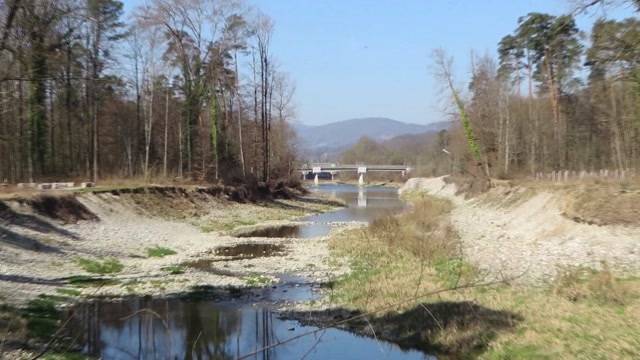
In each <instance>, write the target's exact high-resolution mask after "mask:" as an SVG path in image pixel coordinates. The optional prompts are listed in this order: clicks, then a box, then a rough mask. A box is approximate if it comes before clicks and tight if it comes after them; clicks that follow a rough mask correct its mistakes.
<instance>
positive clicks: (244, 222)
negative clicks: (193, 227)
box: [199, 219, 258, 233]
mask: <svg viewBox="0 0 640 360" xmlns="http://www.w3.org/2000/svg"><path fill="white" fill-rule="evenodd" d="M257 223H258V222H257V221H255V220H248V219H229V220H223V221H215V222H207V223H204V224H200V225H199V227H200V231H202V232H205V233H209V232H214V231H231V230H234V229H235V228H237V227H240V226H249V225H255V224H257Z"/></svg>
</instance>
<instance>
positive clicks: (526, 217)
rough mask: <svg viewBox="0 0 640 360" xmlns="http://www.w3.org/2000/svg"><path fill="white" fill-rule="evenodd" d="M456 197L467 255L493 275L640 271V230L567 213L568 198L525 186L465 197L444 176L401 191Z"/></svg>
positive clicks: (532, 277)
mask: <svg viewBox="0 0 640 360" xmlns="http://www.w3.org/2000/svg"><path fill="white" fill-rule="evenodd" d="M408 191H424V192H426V193H428V194H430V195H433V196H438V197H443V198H447V199H449V200H451V201H452V202H453V203H454V204H455V205H456V206H455V209H454V210H453V212H452V214H451V220H452V223H453V224H454V226H455V228H456V230H457V231H458V233H459V235H460V237H461V240H462V243H463V251H464V254H465V256H466V257H467V258H468V259H470V261H472V262H473V263H475V264H476V265H478V266H479V267H480V268H481V269H483V270H485V271H487V272H488V273H489V274H491V276H493V277H507V278H511V277H516V278H517V281H527V282H530V281H533V282H536V281H541V280H547V279H550V278H553V277H554V276H555V275H557V274H558V272H559V271H561V270H562V269H563V267H568V266H572V267H573V266H587V267H592V268H601V267H602V266H604V264H605V263H606V264H607V266H609V267H611V269H612V270H613V271H615V272H618V273H637V272H638V271H640V228H638V227H630V226H627V227H625V226H598V225H589V224H584V223H578V222H576V221H573V220H571V219H568V218H567V217H565V216H563V214H562V209H563V203H562V202H563V201H564V199H563V196H562V195H561V194H557V193H554V192H544V191H536V192H532V191H530V190H529V189H526V188H522V187H495V188H492V189H491V190H490V191H489V192H487V193H485V194H482V195H480V196H478V197H476V198H473V199H470V200H465V199H464V198H463V197H462V196H458V195H456V187H455V185H453V184H447V183H446V182H445V181H444V180H443V178H428V179H427V178H415V179H410V180H409V181H408V182H407V183H406V184H405V186H404V187H403V188H402V189H401V192H408Z"/></svg>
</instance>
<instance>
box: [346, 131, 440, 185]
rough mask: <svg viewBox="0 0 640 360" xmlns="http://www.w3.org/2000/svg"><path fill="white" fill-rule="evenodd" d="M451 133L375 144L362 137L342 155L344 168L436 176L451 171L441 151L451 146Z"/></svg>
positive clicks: (410, 137)
mask: <svg viewBox="0 0 640 360" xmlns="http://www.w3.org/2000/svg"><path fill="white" fill-rule="evenodd" d="M450 141H451V139H450V131H447V130H441V131H439V132H437V133H434V132H428V133H422V134H411V135H400V136H396V137H393V138H391V139H389V140H385V141H381V142H377V141H375V140H373V139H370V138H367V137H363V138H361V139H360V140H359V141H358V142H357V143H355V144H354V145H352V146H351V147H350V148H349V149H347V150H345V151H343V152H342V154H341V155H340V159H339V160H340V161H341V162H342V163H343V164H358V163H363V164H389V165H410V166H411V167H413V169H414V170H413V173H412V174H411V175H412V176H436V175H441V174H446V173H449V172H450V171H451V161H450V159H449V158H448V157H447V155H446V154H445V153H443V152H442V149H447V148H449V146H450Z"/></svg>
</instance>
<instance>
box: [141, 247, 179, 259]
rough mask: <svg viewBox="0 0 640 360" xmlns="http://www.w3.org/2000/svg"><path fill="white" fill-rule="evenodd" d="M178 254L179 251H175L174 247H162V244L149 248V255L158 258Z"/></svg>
mask: <svg viewBox="0 0 640 360" xmlns="http://www.w3.org/2000/svg"><path fill="white" fill-rule="evenodd" d="M175 254H177V252H175V251H174V250H172V249H169V248H166V247H162V246H155V247H152V248H147V257H158V258H162V257H165V256H169V255H175Z"/></svg>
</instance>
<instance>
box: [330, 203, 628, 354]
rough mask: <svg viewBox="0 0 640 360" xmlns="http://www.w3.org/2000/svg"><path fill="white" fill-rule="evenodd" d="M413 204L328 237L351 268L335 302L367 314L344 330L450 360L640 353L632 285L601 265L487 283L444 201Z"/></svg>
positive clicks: (333, 293) (337, 287)
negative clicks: (533, 280)
mask: <svg viewBox="0 0 640 360" xmlns="http://www.w3.org/2000/svg"><path fill="white" fill-rule="evenodd" d="M412 203H413V205H412V209H411V210H410V211H409V212H408V213H406V214H402V215H400V216H397V217H392V218H385V219H382V220H379V221H376V222H375V223H374V224H373V225H372V226H371V227H370V228H369V229H366V230H353V231H349V232H346V233H343V234H341V235H340V236H338V237H336V238H335V239H333V240H332V242H331V246H332V251H333V253H334V255H335V256H338V257H346V258H347V259H348V261H349V262H350V264H351V273H350V274H348V275H346V276H344V277H341V278H339V279H337V280H336V281H335V283H334V284H333V287H332V289H331V300H332V302H333V305H335V306H338V307H345V308H347V309H349V310H355V311H356V313H357V314H365V315H366V314H369V315H367V316H365V319H366V320H362V318H359V319H357V320H356V321H354V322H352V323H351V324H349V325H346V326H347V327H351V329H352V330H354V331H357V332H361V333H366V334H369V335H372V334H373V335H372V336H378V337H381V338H384V339H387V340H392V341H395V342H398V343H400V344H401V345H404V346H407V347H413V348H420V349H423V350H425V351H427V352H431V353H434V352H435V353H436V354H438V355H442V356H450V357H454V358H455V357H458V356H475V355H477V356H480V357H481V358H487V359H514V358H532V357H534V358H548V359H557V358H566V359H570V358H580V357H589V358H611V357H614V358H624V357H629V356H632V355H633V354H637V353H638V352H639V351H640V343H638V341H637V339H638V337H639V336H640V330H638V327H637V325H636V324H637V321H638V320H639V319H640V306H639V304H640V280H639V279H638V278H635V277H627V278H616V277H615V276H614V275H612V273H611V272H610V271H609V270H608V268H607V266H606V265H605V266H604V267H603V269H602V270H601V271H595V270H591V269H587V268H580V267H578V268H566V269H565V270H564V271H562V272H561V275H560V276H557V277H556V278H555V279H554V280H551V281H549V282H545V283H541V284H537V285H523V284H519V285H516V282H515V281H512V280H516V279H509V278H498V279H495V278H491V279H490V278H488V277H487V274H483V273H482V272H480V271H478V270H477V269H476V268H475V267H474V266H473V265H471V264H469V263H467V261H466V260H465V259H464V258H463V256H462V254H461V253H460V251H459V244H458V242H457V236H456V234H455V231H453V230H452V228H451V226H450V225H449V222H448V214H449V212H450V210H451V208H452V207H451V204H449V203H448V202H447V201H446V200H442V199H437V198H432V197H430V196H426V195H415V194H414V195H413V196H412ZM460 309H462V310H460ZM330 313H331V312H330ZM349 316H354V315H353V313H351V314H350V315H349ZM319 317H320V318H322V316H321V315H319ZM331 321H333V320H331Z"/></svg>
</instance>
